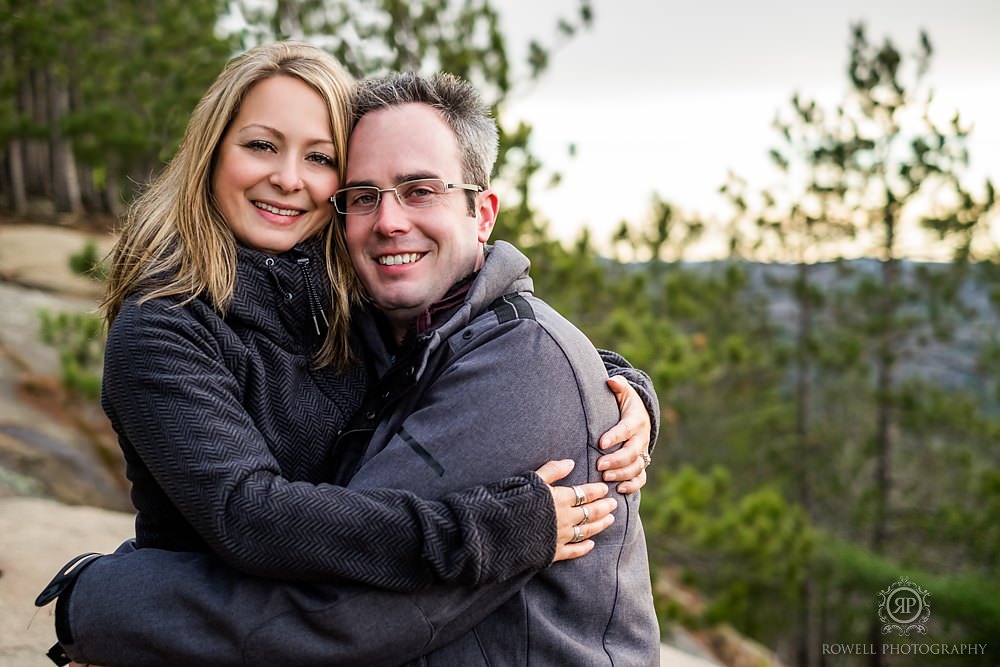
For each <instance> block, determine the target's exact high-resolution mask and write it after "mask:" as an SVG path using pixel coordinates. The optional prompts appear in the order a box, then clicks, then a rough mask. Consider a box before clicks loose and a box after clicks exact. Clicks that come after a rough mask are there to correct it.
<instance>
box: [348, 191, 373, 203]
mask: <svg viewBox="0 0 1000 667" xmlns="http://www.w3.org/2000/svg"><path fill="white" fill-rule="evenodd" d="M375 199H376V197H375V195H374V194H373V193H371V192H359V193H356V194H354V195H352V196H351V198H350V202H349V203H350V204H351V206H372V205H373V204H374V203H375Z"/></svg>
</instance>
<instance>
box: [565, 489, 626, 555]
mask: <svg viewBox="0 0 1000 667" xmlns="http://www.w3.org/2000/svg"><path fill="white" fill-rule="evenodd" d="M585 507H586V508H587V514H588V515H589V518H588V520H587V523H580V520H581V519H582V518H583V512H582V510H581V509H580V508H579V507H571V508H566V509H564V510H563V511H562V512H560V513H558V514H557V515H556V531H557V532H556V543H557V544H569V543H571V542H572V540H573V538H574V537H576V535H577V533H579V534H580V535H581V536H582V537H583V538H584V539H587V538H589V537H591V536H593V535H595V534H596V533H598V532H600V531H601V530H603V529H604V528H605V527H607V525H606V524H605V521H606V520H607V518H608V517H609V516H612V515H611V513H612V512H614V511H615V508H616V507H618V501H617V500H615V499H614V498H602V499H600V500H598V501H595V502H593V503H589V504H587V505H585ZM575 528H579V530H575Z"/></svg>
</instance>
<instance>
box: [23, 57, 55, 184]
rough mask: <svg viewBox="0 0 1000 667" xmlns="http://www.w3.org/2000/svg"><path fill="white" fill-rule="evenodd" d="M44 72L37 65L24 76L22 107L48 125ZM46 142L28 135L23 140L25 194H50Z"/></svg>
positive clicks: (39, 121) (49, 173)
mask: <svg viewBox="0 0 1000 667" xmlns="http://www.w3.org/2000/svg"><path fill="white" fill-rule="evenodd" d="M44 91H45V79H44V74H43V72H41V71H40V70H38V69H35V70H34V71H32V72H31V73H30V74H29V75H28V76H26V77H25V79H24V84H23V86H22V88H21V95H20V100H21V111H22V112H23V113H24V114H25V115H26V116H27V117H28V118H30V119H31V121H32V122H33V123H35V124H37V125H38V126H40V127H47V125H48V115H49V114H48V104H46V100H45V95H44ZM49 164H50V160H49V144H48V142H47V141H44V140H42V139H38V138H37V137H34V136H32V137H30V138H28V139H26V140H25V142H24V174H25V191H26V192H27V194H28V196H29V197H30V196H32V195H34V196H40V197H44V198H45V199H48V200H51V199H52V196H53V189H52V174H51V172H50V168H49Z"/></svg>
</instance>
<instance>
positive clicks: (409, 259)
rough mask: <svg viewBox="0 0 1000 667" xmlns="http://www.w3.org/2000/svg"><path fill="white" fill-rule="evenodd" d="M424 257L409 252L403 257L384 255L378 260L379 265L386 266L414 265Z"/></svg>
mask: <svg viewBox="0 0 1000 667" xmlns="http://www.w3.org/2000/svg"><path fill="white" fill-rule="evenodd" d="M422 256H423V255H422V254H421V253H418V252H408V253H403V254H402V255H382V256H381V257H379V258H378V263H379V264H382V265H384V266H395V265H397V264H412V263H413V262H415V261H417V260H418V259H420V258H421V257H422Z"/></svg>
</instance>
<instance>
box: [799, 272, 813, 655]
mask: <svg viewBox="0 0 1000 667" xmlns="http://www.w3.org/2000/svg"><path fill="white" fill-rule="evenodd" d="M810 272H811V265H810V264H807V263H806V262H805V261H800V262H799V266H798V273H799V275H798V278H797V280H798V284H797V285H796V292H797V293H798V305H799V313H798V314H799V318H798V323H797V327H796V329H797V331H796V344H795V389H796V391H795V436H796V450H797V451H796V462H795V466H796V475H797V477H798V480H797V482H798V495H799V503H801V505H802V509H803V510H805V512H806V515H807V516H808V517H809V518H810V519H812V515H813V507H812V489H811V488H810V475H809V467H810V465H811V463H812V461H813V457H811V456H810V455H811V454H812V433H811V432H812V416H811V413H810V406H811V404H812V352H811V351H810V349H809V346H810V341H811V339H812V335H813V318H814V308H813V301H812V293H811V290H810V288H811V286H812V284H811V282H810V279H811V276H810ZM814 600H815V591H814V586H813V584H812V579H811V577H810V572H809V571H808V570H807V572H806V578H805V581H803V582H802V586H801V587H800V589H799V620H798V626H799V627H798V632H797V633H796V634H797V635H798V642H797V643H798V646H797V649H796V654H797V655H796V662H797V664H798V665H799V667H816V665H817V664H818V663H817V660H818V656H817V647H818V644H817V636H816V623H815V614H814V606H813V602H814Z"/></svg>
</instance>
